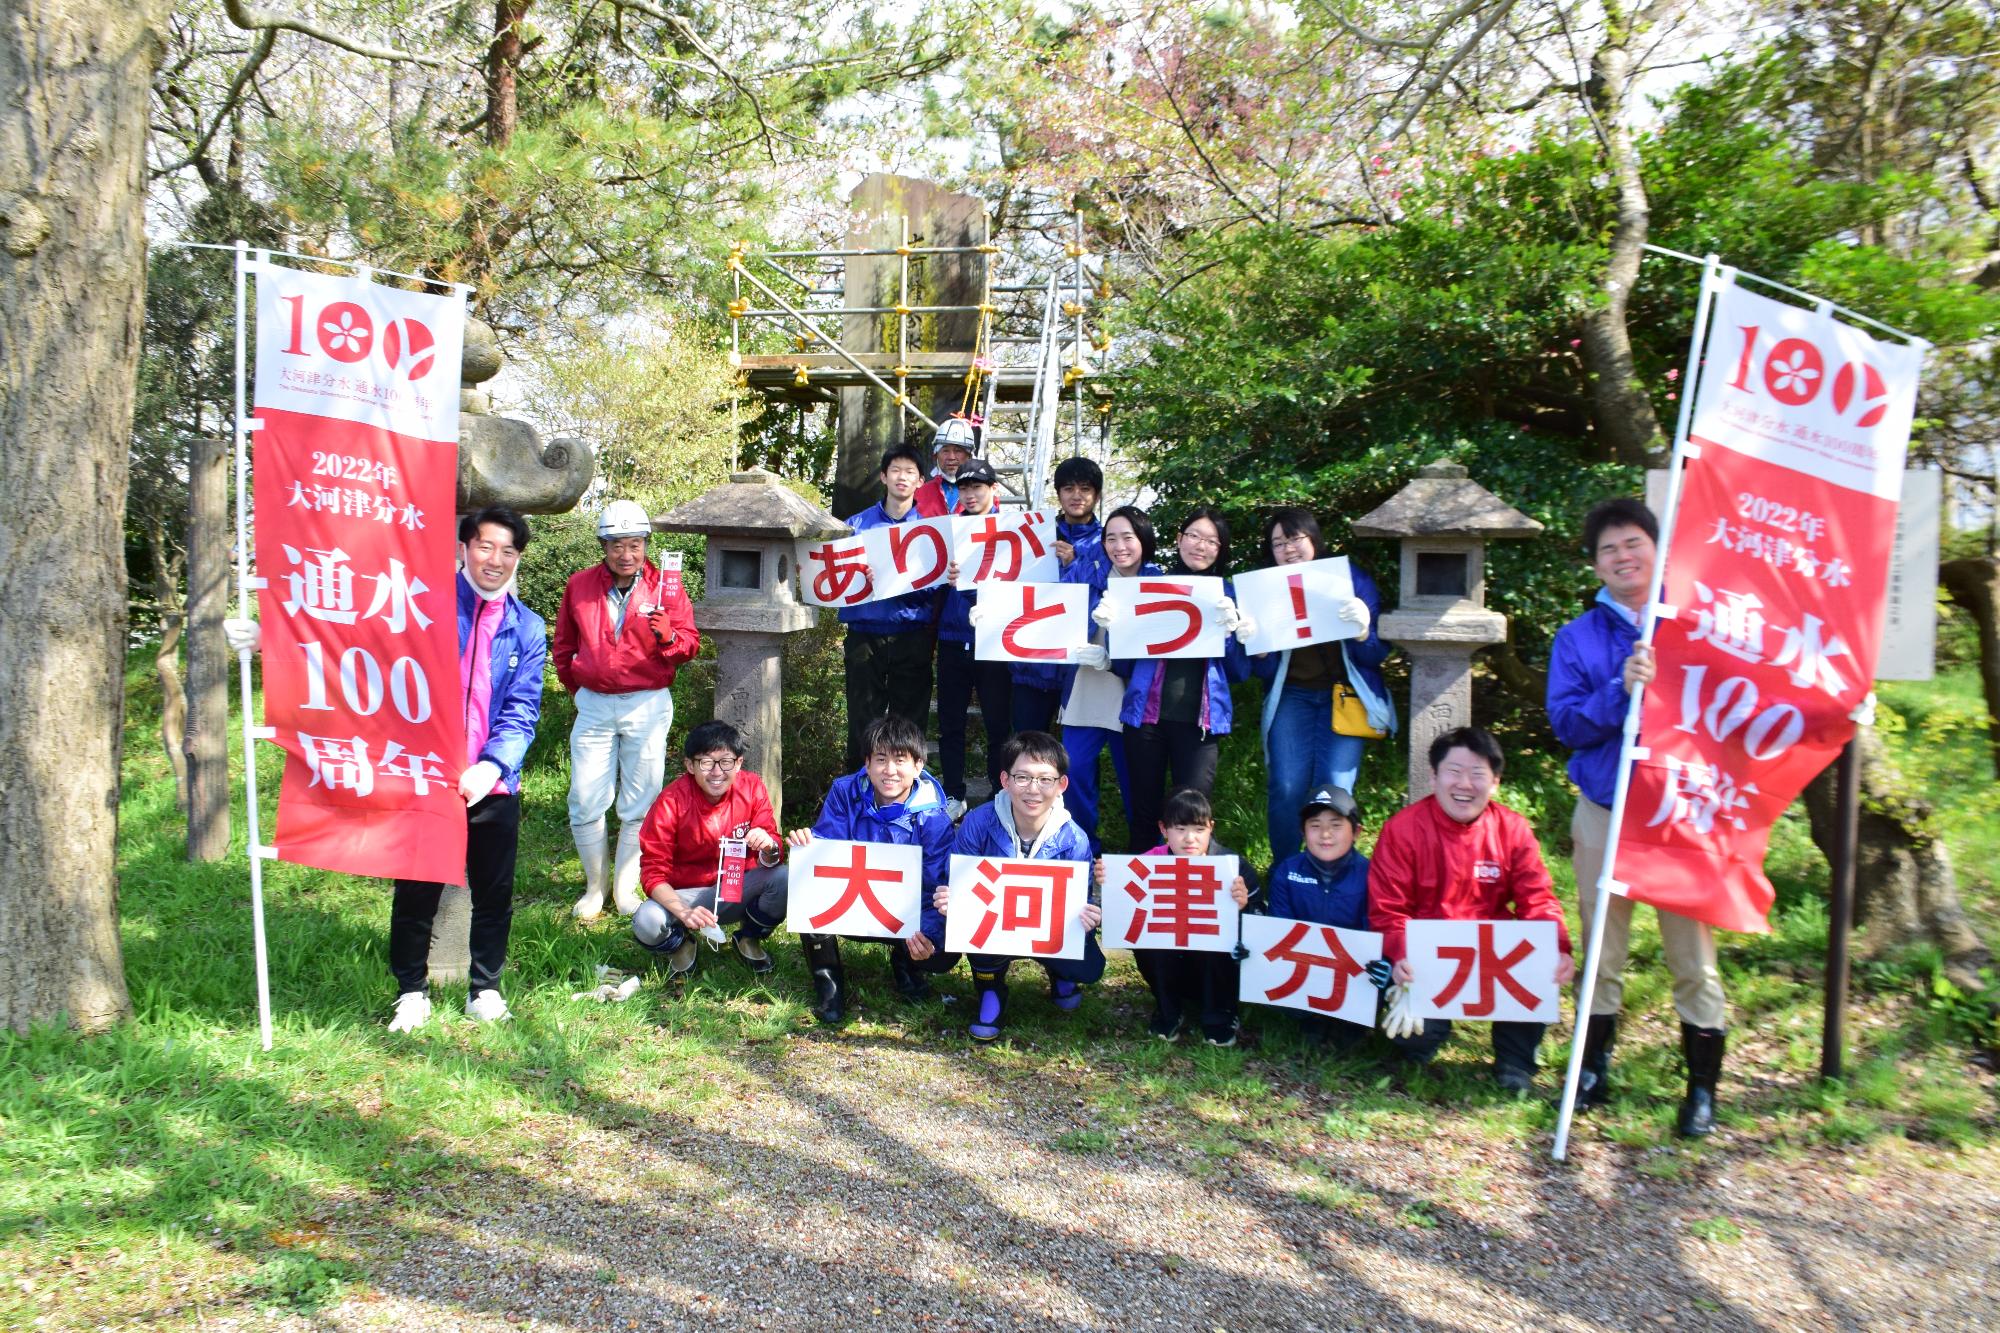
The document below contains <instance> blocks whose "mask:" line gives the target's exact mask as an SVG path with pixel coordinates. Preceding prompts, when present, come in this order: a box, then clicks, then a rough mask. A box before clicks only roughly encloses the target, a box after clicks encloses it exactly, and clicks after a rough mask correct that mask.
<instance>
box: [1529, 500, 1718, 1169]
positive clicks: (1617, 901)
mask: <svg viewBox="0 0 2000 1333" xmlns="http://www.w3.org/2000/svg"><path fill="white" fill-rule="evenodd" d="M1659 536H1660V525H1659V522H1658V520H1656V519H1655V518H1654V517H1653V511H1652V510H1650V509H1648V508H1647V507H1646V506H1645V505H1643V504H1640V503H1639V502H1638V501H1637V500H1623V499H1620V500H1606V501H1605V502H1603V503H1602V504H1599V505H1598V506H1596V507H1595V508H1593V509H1592V510H1591V511H1590V513H1589V514H1588V515H1587V516H1586V517H1585V518H1584V521H1583V542H1584V551H1585V553H1586V554H1588V555H1589V557H1590V560H1591V566H1592V568H1593V569H1594V570H1595V571H1596V573H1597V577H1598V579H1599V580H1600V581H1601V582H1602V583H1603V585H1604V586H1603V587H1601V588H1599V589H1598V590H1597V597H1596V599H1595V600H1594V601H1593V602H1592V604H1591V607H1590V609H1589V610H1587V611H1585V612H1584V613H1583V614H1582V615H1580V616H1578V617H1577V618H1576V619H1575V620H1572V621H1570V622H1569V624H1567V625H1564V626H1563V627H1562V629H1560V630H1558V631H1557V632H1556V639H1555V645H1554V647H1553V648H1552V649H1551V650H1550V654H1549V694H1548V712H1549V724H1550V726H1551V727H1552V728H1553V729H1554V731H1555V734H1556V739H1557V740H1559V741H1561V742H1562V743H1563V744H1564V745H1566V746H1568V747H1569V749H1570V750H1571V751H1572V754H1571V755H1570V761H1569V775H1570V779H1571V780H1572V781H1574V782H1575V783H1576V785H1577V790H1578V792H1579V793H1580V795H1578V797H1577V801H1576V813H1575V815H1574V816H1573V817H1572V818H1571V820H1570V838H1571V840H1572V842H1573V844H1574V852H1573V857H1572V859H1573V863H1574V865H1575V867H1576V896H1577V902H1578V905H1579V906H1580V907H1581V908H1582V911H1583V928H1584V930H1585V932H1586V933H1587V932H1588V931H1589V930H1590V920H1591V915H1592V911H1593V909H1594V908H1595V907H1596V905H1597V880H1598V875H1599V872H1600V871H1601V870H1602V869H1603V867H1604V852H1605V848H1606V846H1607V843H1608V841H1609V839H1610V836H1611V805H1612V801H1613V799H1614V797H1615V794H1616V791H1617V787H1618V753H1619V749H1620V747H1621V745H1622V743H1623V740H1624V731H1625V713H1626V709H1627V706H1628V705H1629V703H1630V699H1631V692H1632V691H1633V690H1635V689H1639V688H1642V687H1643V686H1644V685H1645V684H1646V682H1648V681H1650V680H1651V679H1652V678H1653V651H1652V649H1651V648H1650V647H1647V646H1645V645H1642V644H1640V643H1639V617H1640V615H1641V614H1642V613H1643V611H1644V610H1645V605H1646V598H1647V596H1648V595H1649V594H1650V593H1651V591H1652V583H1653V561H1654V558H1655V550H1654V547H1655V543H1656V542H1657V541H1658V540H1659ZM1606 910H1607V912H1608V913H1609V914H1608V915H1607V916H1606V917H1605V919H1604V956H1603V959H1602V961H1601V962H1600V963H1599V964H1598V971H1597V989H1596V992H1595V994H1593V995H1592V996H1591V997H1590V1000H1589V1010H1590V1019H1589V1022H1588V1023H1587V1024H1586V1026H1585V1031H1584V1047H1583V1052H1584V1054H1583V1082H1582V1085H1581V1088H1580V1090H1579V1091H1578V1093H1577V1106H1578V1107H1579V1108H1586V1107H1591V1106H1601V1105H1603V1104H1604V1103H1605V1102H1607V1101H1609V1100H1610V1098H1611V1085H1610V1078H1611V1047H1612V1044H1613V1043H1614V1042H1615V1041H1616V1040H1617V1036H1618V1013H1619V1010H1620V1009H1621V1008H1622V1007H1623V1004H1624V990H1625V987H1624V973H1625V958H1626V953H1627V950H1628V948H1629V946H1630V943H1631V935H1632V900H1631V899H1630V898H1627V897H1624V896H1622V895H1618V894H1614V895H1612V897H1611V900H1610V904H1609V906H1608V908H1607V909H1606ZM1659 918H1660V944H1661V951H1662V952H1663V953H1664V954H1665V955H1666V960H1667V970H1668V971H1670V972H1671V973H1673V978H1674V1008H1675V1009H1677V1010H1678V1011H1679V1012H1680V1018H1681V1049H1682V1052H1683V1053H1684V1055H1685V1057H1686V1060H1687V1073H1688V1086H1687V1096H1686V1098H1685V1099H1684V1100H1683V1101H1682V1103H1681V1110H1680V1116H1679V1120H1678V1124H1677V1128H1678V1129H1679V1131H1680V1133H1681V1134H1682V1135H1683V1136H1688V1137H1699V1136H1701V1135H1705V1134H1708V1133H1711V1132H1712V1131H1713V1130H1714V1128H1715V1086H1716V1083H1717V1081H1718V1080H1719V1079H1720V1078H1721V1075H1722V1051H1723V1027H1724V1024H1725V1022H1726V1021H1727V1016H1728V1015H1727V1007H1726V1004H1725V1001H1724V999H1723V994H1722V977H1721V974H1720V972H1719V971H1718V970H1717V968H1716V960H1715V935H1714V933H1713V932H1712V931H1711V930H1710V929H1709V928H1708V926H1707V925H1706V924H1704V923H1703V922H1700V921H1694V920H1691V919H1689V918H1687V917H1684V916H1680V915H1678V914H1676V913H1673V912H1667V911H1661V912H1660V913H1659ZM1582 1007H1583V1000H1582V999H1581V997H1579V999H1578V1008H1579V1009H1581V1008H1582Z"/></svg>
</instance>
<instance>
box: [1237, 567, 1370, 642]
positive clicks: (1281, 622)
mask: <svg viewBox="0 0 2000 1333" xmlns="http://www.w3.org/2000/svg"><path fill="white" fill-rule="evenodd" d="M1235 583H1236V594H1235V596H1236V605H1237V606H1238V607H1239V608H1240V609H1241V610H1242V612H1243V614H1244V615H1246V616H1248V617H1249V618H1250V620H1251V621H1252V622H1253V623H1254V624H1255V625H1256V630H1255V631H1254V632H1253V633H1252V635H1251V637H1250V640H1249V642H1247V643H1245V644H1244V645H1243V648H1244V651H1245V652H1250V653H1278V652H1283V651H1284V650H1285V649H1287V648H1303V647H1305V646H1306V645H1308V644H1314V643H1328V642H1331V641H1333V640H1336V639H1353V638H1358V637H1360V636H1361V635H1363V634H1366V633H1367V632H1368V622H1367V621H1366V620H1365V619H1363V620H1360V621H1356V620H1351V619H1348V618H1346V617H1344V616H1342V615H1341V609H1342V608H1343V607H1344V606H1346V605H1347V603H1348V602H1349V601H1351V600H1352V599H1353V597H1354V578H1353V575H1352V574H1351V573H1350V572H1349V571H1348V567H1347V557H1346V556H1344V555H1337V556H1330V557H1328V558H1326V559H1324V560H1308V561H1306V562H1305V563H1303V564H1297V565H1274V566H1272V567H1271V568H1269V569H1253V570H1251V571H1249V572H1248V573H1245V574H1238V575H1237V576H1236V579H1235Z"/></svg>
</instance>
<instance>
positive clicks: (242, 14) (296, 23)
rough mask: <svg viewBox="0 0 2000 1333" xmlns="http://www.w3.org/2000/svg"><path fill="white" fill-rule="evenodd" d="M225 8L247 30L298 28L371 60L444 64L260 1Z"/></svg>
mask: <svg viewBox="0 0 2000 1333" xmlns="http://www.w3.org/2000/svg"><path fill="white" fill-rule="evenodd" d="M222 8H223V10H224V12H226V13H227V14H228V15H229V21H230V22H231V23H234V24H235V25H236V26H237V27H239V28H242V29H243V30H244V31H245V32H258V31H263V30H269V31H272V32H277V31H280V30H283V31H286V32H296V33H300V34H303V35H304V36H307V37H310V38H312V39H313V40H314V41H318V42H325V43H326V44H327V45H328V46H337V47H339V48H340V49H341V50H343V51H352V52H353V53H354V54H355V55H358V56H367V57H368V58H369V59H370V60H407V61H409V62H410V63H411V64H413V65H429V66H431V67H433V68H435V69H442V68H444V62H443V61H442V60H439V59H438V58H437V57H435V56H419V55H412V54H410V53H409V52H408V51H399V50H397V49H396V48H395V47H393V46H377V45H375V43H373V42H364V41H362V40H361V39H360V38H358V37H349V36H348V35H347V34H345V33H341V32H335V31H334V30H333V29H331V28H327V27H323V26H321V25H320V24H317V23H314V22H312V21H311V20H309V19H303V18H298V17H296V16H294V15H290V14H279V13H276V12H274V11H272V10H269V9H263V8H259V7H258V6H256V5H251V4H246V3H245V2H244V0H222Z"/></svg>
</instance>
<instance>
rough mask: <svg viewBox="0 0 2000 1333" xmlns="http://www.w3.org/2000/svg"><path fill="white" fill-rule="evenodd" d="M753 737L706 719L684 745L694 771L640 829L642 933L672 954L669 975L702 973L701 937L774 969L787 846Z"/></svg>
mask: <svg viewBox="0 0 2000 1333" xmlns="http://www.w3.org/2000/svg"><path fill="white" fill-rule="evenodd" d="M743 753H744V748H743V738H742V736H740V735H739V734H738V733H737V731H736V728H735V727H732V726H730V725H729V724H728V723H727V722H719V721H709V722H704V723H702V724H701V725H700V726H698V727H696V728H695V729H694V730H693V731H690V732H689V733H688V737H687V741H686V743H685V745H684V746H683V747H682V761H681V762H682V766H683V767H684V768H685V769H686V770H687V771H686V772H684V773H683V774H681V776H679V777H677V778H675V779H674V780H673V781H672V782H670V783H668V784H667V786H666V788H665V789H664V790H663V791H661V792H660V794H659V797H658V798H657V799H655V800H654V802H653V808H652V809H651V810H649V811H647V812H646V822H645V824H644V825H643V826H642V827H641V828H640V830H639V874H640V882H641V883H643V884H644V885H645V886H646V901H645V902H643V903H641V904H640V905H639V910H638V911H637V912H634V913H633V914H632V936H633V938H634V939H636V940H638V941H639V943H640V944H642V945H644V946H645V947H646V948H647V949H648V950H649V951H651V952H652V953H654V954H658V955H660V956H662V957H664V958H666V959H667V967H668V975H669V977H670V978H671V979H673V980H680V979H681V978H684V977H686V976H687V975H688V974H689V973H690V972H692V971H694V963H695V953H696V949H697V947H698V941H697V940H696V939H695V935H696V934H701V935H704V936H706V937H707V938H708V940H709V941H710V942H711V943H713V944H720V943H721V942H722V927H723V926H724V925H735V926H736V933H735V935H733V936H731V937H730V940H729V943H730V947H731V948H732V949H733V950H734V952H735V954H736V956H737V958H739V959H741V960H742V961H743V963H744V964H745V965H746V966H748V967H749V969H750V970H751V971H752V972H758V973H763V972H769V971H770V970H771V966H772V964H771V955H770V954H769V953H768V952H767V951H766V950H765V948H764V940H765V938H766V937H767V936H769V935H770V933H771V932H772V931H773V930H775V929H777V926H778V923H779V922H780V921H783V920H784V919H785V890H786V885H785V867H784V865H783V864H782V862H783V858H784V854H785V853H784V844H783V842H782V841H780V839H779V837H778V819H777V816H776V814H774V813H773V812H772V810H771V797H770V793H768V792H767V791H765V790H764V779H762V778H760V777H758V776H757V775H756V774H755V773H751V772H747V771H745V770H744V768H743Z"/></svg>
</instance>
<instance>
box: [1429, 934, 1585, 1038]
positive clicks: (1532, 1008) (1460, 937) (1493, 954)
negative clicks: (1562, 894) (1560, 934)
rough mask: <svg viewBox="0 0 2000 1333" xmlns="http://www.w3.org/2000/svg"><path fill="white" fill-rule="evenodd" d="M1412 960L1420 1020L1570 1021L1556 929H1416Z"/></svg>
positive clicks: (1490, 1021) (1482, 1021) (1480, 1021)
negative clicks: (1559, 969) (1566, 1018)
mask: <svg viewBox="0 0 2000 1333" xmlns="http://www.w3.org/2000/svg"><path fill="white" fill-rule="evenodd" d="M1406 938H1407V941H1408V942H1407V945H1406V952H1405V954H1404V956H1405V957H1406V958H1407V959H1408V960H1409V964H1410V970H1411V972H1412V973H1414V974H1415V979H1414V980H1413V981H1411V983H1410V993H1411V997H1412V1004H1413V1006H1414V1009H1413V1012H1414V1013H1415V1014H1416V1016H1417V1017H1418V1018H1449V1019H1469V1020H1471V1021H1473V1022H1477V1023H1553V1022H1555V1021H1556V1020H1557V1019H1558V1018H1560V1017H1561V1016H1562V1004H1561V999H1562V988H1561V987H1560V986H1558V985H1556V959H1557V957H1558V954H1559V946H1558V944H1557V940H1556V923H1555V922H1553V921H1412V922H1410V925H1409V933H1408V935H1407V937H1406Z"/></svg>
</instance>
